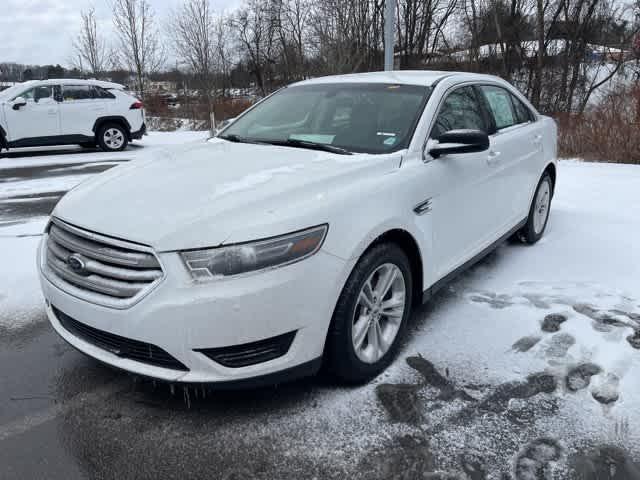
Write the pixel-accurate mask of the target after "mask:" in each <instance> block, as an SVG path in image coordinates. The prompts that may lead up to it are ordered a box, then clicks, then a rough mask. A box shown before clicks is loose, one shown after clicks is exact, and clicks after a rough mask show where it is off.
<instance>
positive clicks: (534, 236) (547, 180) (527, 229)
mask: <svg viewBox="0 0 640 480" xmlns="http://www.w3.org/2000/svg"><path fill="white" fill-rule="evenodd" d="M553 186H554V185H553V180H552V179H551V175H549V173H547V172H545V173H544V174H543V175H542V178H541V179H540V182H538V186H537V187H536V193H535V194H534V196H533V200H532V201H531V207H530V208H529V216H528V217H527V223H526V224H525V225H524V227H522V229H520V230H519V231H518V233H517V236H518V239H519V240H520V241H521V242H523V243H528V244H529V245H533V244H534V243H536V242H537V241H538V240H540V238H542V235H543V234H544V231H545V230H546V228H547V222H548V221H549V211H550V210H551V199H552V198H553ZM539 200H541V203H539ZM541 208H544V210H543V211H542V210H540V209H541ZM541 214H542V215H541Z"/></svg>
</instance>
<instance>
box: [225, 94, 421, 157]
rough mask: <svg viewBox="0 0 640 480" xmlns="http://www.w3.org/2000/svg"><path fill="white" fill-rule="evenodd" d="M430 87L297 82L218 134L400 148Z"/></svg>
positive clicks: (370, 149) (361, 149) (368, 149)
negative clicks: (306, 83)
mask: <svg viewBox="0 0 640 480" xmlns="http://www.w3.org/2000/svg"><path fill="white" fill-rule="evenodd" d="M430 93H431V88H430V87H426V86H418V85H398V84H383V83H335V84H315V85H298V86H293V87H287V88H284V89H282V90H280V91H279V92H277V93H275V94H274V95H272V96H271V97H269V98H267V99H266V100H264V101H263V102H262V103H260V104H259V105H257V106H256V107H255V108H253V109H251V110H250V111H249V112H247V113H246V114H245V115H242V116H241V117H240V118H238V119H237V120H236V121H235V122H233V123H232V124H231V125H230V126H229V127H228V128H226V129H225V130H224V131H223V132H222V133H221V134H220V137H221V138H224V139H228V140H232V141H245V142H264V143H273V144H278V145H289V146H292V147H301V148H313V147H321V149H326V150H329V151H336V152H339V151H341V150H342V151H343V152H345V151H346V152H358V153H374V154H376V153H389V152H393V151H396V150H400V149H402V148H406V147H407V145H408V144H409V141H410V140H411V136H412V135H413V131H414V129H415V127H416V124H417V122H418V119H419V117H420V114H421V113H422V110H423V107H424V105H425V103H426V101H427V99H428V98H429V94H430Z"/></svg>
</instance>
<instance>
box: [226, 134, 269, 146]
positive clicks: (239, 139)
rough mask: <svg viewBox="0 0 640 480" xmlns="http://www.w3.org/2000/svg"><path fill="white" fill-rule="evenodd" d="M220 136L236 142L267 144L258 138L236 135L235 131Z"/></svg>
mask: <svg viewBox="0 0 640 480" xmlns="http://www.w3.org/2000/svg"><path fill="white" fill-rule="evenodd" d="M218 138H221V139H223V140H227V141H229V142H234V143H256V144H261V145H264V144H265V142H260V141H258V140H254V139H253V138H247V137H241V136H240V135H236V134H235V133H230V134H229V135H219V136H218Z"/></svg>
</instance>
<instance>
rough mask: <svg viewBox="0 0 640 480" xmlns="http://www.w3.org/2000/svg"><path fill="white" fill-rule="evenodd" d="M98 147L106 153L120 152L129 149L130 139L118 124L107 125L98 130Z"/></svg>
mask: <svg viewBox="0 0 640 480" xmlns="http://www.w3.org/2000/svg"><path fill="white" fill-rule="evenodd" d="M97 140H98V145H99V146H100V148H101V149H102V150H104V151H105V152H119V151H121V150H124V149H125V148H127V144H128V143H129V137H128V135H127V132H126V131H125V129H124V128H123V127H122V126H121V125H119V124H117V123H107V124H105V125H103V126H102V127H100V128H99V129H98V137H97Z"/></svg>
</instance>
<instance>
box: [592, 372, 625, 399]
mask: <svg viewBox="0 0 640 480" xmlns="http://www.w3.org/2000/svg"><path fill="white" fill-rule="evenodd" d="M619 383H620V379H619V378H618V376H617V375H615V374H613V373H608V374H607V375H606V376H605V377H604V380H603V381H602V382H601V383H599V384H598V385H596V386H594V387H593V389H592V390H591V396H592V397H593V398H594V399H595V400H596V401H597V402H599V403H601V404H603V405H610V404H612V403H614V402H616V401H618V399H619V398H620V394H619V393H618V385H619Z"/></svg>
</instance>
